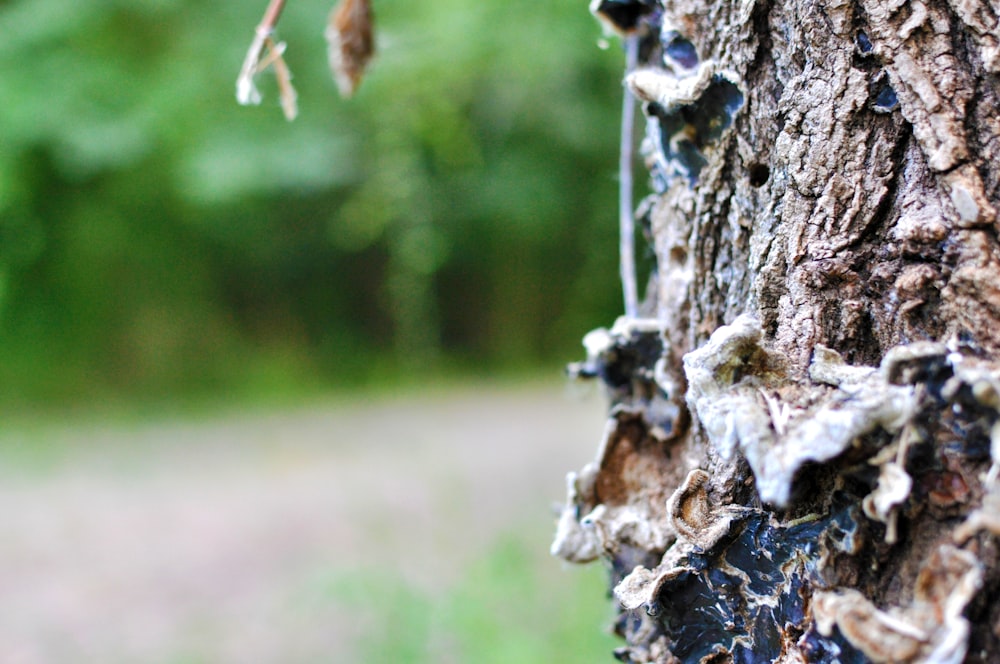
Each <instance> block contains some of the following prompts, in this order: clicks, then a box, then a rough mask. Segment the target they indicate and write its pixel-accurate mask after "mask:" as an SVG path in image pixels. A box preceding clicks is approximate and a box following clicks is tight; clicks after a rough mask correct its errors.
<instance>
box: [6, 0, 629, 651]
mask: <svg viewBox="0 0 1000 664" xmlns="http://www.w3.org/2000/svg"><path fill="white" fill-rule="evenodd" d="M328 2H329V0H289V2H288V5H287V7H286V9H285V12H284V14H283V16H282V19H281V22H280V25H279V30H278V37H279V38H280V39H281V40H283V41H285V42H287V44H288V50H287V52H286V61H287V63H288V64H289V66H290V67H291V69H292V72H293V75H294V83H295V85H296V88H297V90H298V93H299V107H300V115H299V117H298V119H297V120H296V121H294V122H292V123H288V122H286V121H285V120H284V119H283V116H282V114H281V111H280V108H279V103H278V98H277V91H276V89H275V85H274V81H273V78H272V77H270V76H269V75H264V76H262V77H261V79H260V80H261V87H262V90H263V92H264V102H263V104H262V105H261V106H259V107H251V108H242V107H239V106H238V105H237V104H236V102H235V98H234V88H235V78H236V75H237V73H238V70H239V67H240V64H241V61H242V59H243V56H244V54H245V52H246V48H247V46H248V45H249V42H250V39H251V37H252V34H253V28H254V26H255V25H256V24H257V23H258V21H259V20H260V16H261V14H262V12H263V10H264V6H265V4H266V2H265V1H264V0H259V1H255V2H247V1H245V0H241V1H239V2H237V1H236V0H221V1H218V2H209V3H205V2H190V1H188V0H128V1H125V0H88V1H87V2H70V1H69V0H0V415H2V416H3V423H4V424H3V425H0V533H2V535H0V588H3V589H4V590H3V592H2V593H0V659H2V660H3V661H4V662H14V663H25V664H27V663H34V662H60V663H61V662H68V661H72V662H101V663H104V662H143V664H146V663H148V662H177V663H180V662H185V663H189V664H190V663H195V662H212V663H213V664H215V663H218V662H239V663H244V662H250V663H253V662H282V663H295V662H340V661H364V662H383V661H384V662H424V661H427V662H431V661H433V662H450V661H454V662H467V661H477V662H493V661H496V662H513V661H516V662H533V661H537V662H553V661H602V660H604V659H605V658H606V657H607V652H608V650H609V649H610V648H611V647H612V646H613V640H612V639H610V637H607V636H606V635H605V634H604V633H603V632H602V629H603V628H604V627H605V626H606V623H608V622H609V620H610V615H609V610H610V609H609V606H608V605H606V604H603V603H602V602H601V596H602V593H603V592H604V587H605V580H604V571H603V570H601V569H600V568H599V567H595V568H593V569H588V570H583V571H582V572H580V571H577V570H572V571H571V570H567V569H565V568H563V567H562V566H560V565H559V564H557V563H556V562H555V561H554V560H552V559H550V558H549V557H548V556H547V552H546V549H547V547H548V539H549V537H550V535H551V532H552V527H553V518H552V513H551V511H550V502H551V501H558V500H560V499H561V498H562V496H561V493H562V489H563V481H562V473H563V472H564V471H565V470H570V469H575V468H578V467H580V466H581V465H583V463H585V462H586V461H587V460H588V459H589V458H590V456H591V455H592V454H593V450H594V448H595V447H596V443H597V440H598V438H599V436H600V429H601V426H602V419H603V415H602V411H603V408H604V404H603V402H602V400H601V398H600V397H599V396H594V395H590V396H589V397H588V398H587V399H584V400H583V401H579V400H573V399H570V398H568V397H567V396H566V394H565V393H564V392H565V387H564V383H563V380H564V379H562V378H561V376H560V370H561V367H562V366H563V365H564V364H565V362H567V361H571V360H576V359H580V355H581V353H582V348H581V347H580V344H579V340H580V338H581V337H582V335H583V334H584V333H585V332H586V331H587V330H590V329H592V328H594V327H596V326H599V325H606V324H609V323H611V322H612V321H613V319H614V317H615V316H616V315H617V314H618V313H619V311H620V302H619V300H620V295H619V288H618V282H617V228H616V214H615V210H616V209H617V204H616V189H617V183H616V177H615V169H616V166H617V149H618V148H617V146H618V126H619V108H620V94H621V88H620V77H621V63H622V57H621V52H620V49H619V48H618V45H617V43H615V42H612V44H611V46H610V48H601V47H600V42H601V41H602V36H601V32H600V29H599V27H598V25H597V23H596V22H595V21H594V20H593V18H592V17H590V16H589V15H588V12H587V7H586V2H585V1H584V0H548V1H546V2H537V1H535V0H530V1H529V0H480V1H478V2H468V1H465V2H460V1H458V0H423V1H421V2H412V1H410V0H405V1H404V0H375V2H374V7H375V13H376V20H377V27H378V37H377V43H378V54H377V56H376V59H375V60H374V62H373V65H372V67H371V70H370V73H369V75H368V76H367V78H366V80H365V81H364V83H363V84H362V85H361V88H360V89H359V91H358V93H357V95H356V97H355V98H354V99H352V100H350V101H343V100H341V99H340V98H339V97H338V96H337V94H336V90H335V86H334V84H333V82H332V80H331V78H330V75H329V72H328V70H327V66H326V53H325V48H326V46H325V42H324V41H323V38H322V33H323V28H324V26H325V22H326V18H327V15H328V13H329V11H330V8H331V7H330V4H328ZM605 46H607V45H605Z"/></svg>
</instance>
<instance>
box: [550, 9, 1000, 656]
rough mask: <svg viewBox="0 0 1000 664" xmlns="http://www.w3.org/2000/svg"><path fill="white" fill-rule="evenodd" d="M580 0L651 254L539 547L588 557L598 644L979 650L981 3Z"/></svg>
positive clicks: (903, 652) (991, 19) (999, 90)
mask: <svg viewBox="0 0 1000 664" xmlns="http://www.w3.org/2000/svg"><path fill="white" fill-rule="evenodd" d="M594 8H595V10H596V11H597V12H598V13H603V14H604V15H605V18H608V19H609V20H610V22H611V23H615V21H616V17H621V16H627V17H628V18H629V24H628V25H621V26H620V27H622V28H625V29H627V30H633V29H634V30H636V31H638V34H639V35H640V39H641V48H640V53H641V60H642V62H641V63H640V67H639V68H638V69H637V70H636V71H634V72H632V73H631V74H629V75H628V76H627V77H626V87H627V89H628V91H629V92H630V93H631V94H634V95H635V96H636V97H637V98H638V99H639V100H640V101H641V102H642V104H643V110H644V113H645V116H646V125H647V129H646V137H645V140H644V142H643V156H644V158H645V163H646V166H647V167H648V168H649V171H650V182H651V186H652V188H653V190H654V193H653V194H652V195H651V196H649V197H648V198H647V199H646V200H645V201H643V202H642V203H641V204H640V206H639V208H638V211H637V216H638V217H639V218H640V220H641V221H642V222H643V223H644V224H645V225H646V226H647V227H648V229H649V232H650V235H651V238H652V245H653V249H654V251H655V255H656V260H657V268H656V271H655V273H654V275H653V278H652V279H651V281H650V284H649V287H648V289H647V293H646V298H645V303H644V306H643V316H644V317H643V318H641V319H621V320H619V321H618V322H617V323H616V324H615V325H614V327H612V328H611V329H610V330H603V329H602V330H597V331H595V332H592V333H591V334H589V335H588V337H587V339H586V340H585V345H586V348H587V352H588V357H587V360H586V361H584V362H581V363H580V364H579V365H577V366H576V367H574V369H575V371H576V373H577V374H579V375H581V376H595V377H598V378H600V379H601V380H602V381H603V382H604V383H605V384H606V386H607V388H608V392H609V395H610V402H611V408H610V414H609V420H608V426H607V429H606V432H605V437H604V440H603V442H602V445H601V446H600V449H599V450H598V452H597V457H596V459H595V461H594V463H592V464H590V465H588V466H586V467H585V468H583V469H582V470H581V471H579V472H577V473H570V475H569V477H568V498H567V504H566V507H565V509H564V511H563V514H562V516H561V518H560V521H559V526H558V529H557V532H556V538H555V542H554V543H553V553H554V554H556V555H559V556H561V557H563V558H566V559H568V560H571V561H574V562H589V561H593V560H597V559H603V560H605V561H606V562H607V563H609V566H610V569H611V583H612V587H613V589H614V595H615V597H616V599H617V601H618V604H619V607H620V617H619V620H618V621H617V623H616V630H617V632H618V633H619V634H620V635H621V636H622V637H623V639H624V645H623V646H622V648H620V649H619V650H618V651H617V652H616V653H615V655H616V657H617V658H618V659H619V660H621V661H626V662H664V663H665V662H684V663H687V662H702V663H706V664H707V663H710V662H711V663H721V662H830V663H832V662H844V663H850V662H912V663H917V662H925V663H931V662H933V663H955V664H958V663H960V662H996V661H1000V603H998V602H996V601H995V597H996V591H997V589H998V587H1000V548H998V545H997V541H996V538H997V537H998V536H1000V479H998V475H1000V471H998V468H1000V416H998V413H1000V243H998V238H997V230H998V227H997V224H998V219H997V210H998V209H1000V119H998V118H1000V114H998V112H997V109H998V108H1000V24H998V17H1000V5H998V4H997V3H996V2H989V1H987V0H953V1H944V0H909V1H907V0H894V1H893V2H881V1H878V0H843V1H840V2H830V3H816V2H809V1H806V0H789V1H787V2H764V1H755V0H742V1H738V2H707V1H704V0H676V1H673V2H672V1H670V0H603V2H602V1H601V0H598V1H597V2H595V3H594ZM625 9H627V10H628V11H623V10H625ZM636 17H639V18H638V19H637V18H636ZM595 601H599V599H598V598H595Z"/></svg>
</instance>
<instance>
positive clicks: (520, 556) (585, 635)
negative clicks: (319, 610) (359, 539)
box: [321, 531, 620, 664]
mask: <svg viewBox="0 0 1000 664" xmlns="http://www.w3.org/2000/svg"><path fill="white" fill-rule="evenodd" d="M521 532H522V533H523V531H521ZM537 545H538V542H528V541H526V540H525V539H524V538H523V535H520V536H515V535H509V536H507V537H506V538H504V539H500V540H499V541H498V542H496V544H495V546H494V547H493V549H492V550H491V551H490V552H489V553H488V555H487V556H485V557H484V558H483V559H482V560H481V561H479V562H478V563H477V564H476V565H474V566H473V567H472V568H471V569H469V570H468V571H467V573H466V574H465V575H464V576H463V577H462V579H461V580H460V581H459V583H457V584H455V585H454V586H453V587H451V588H447V589H446V590H444V592H442V593H433V592H431V591H427V590H423V589H420V588H418V587H415V586H414V585H413V584H410V583H408V582H407V581H406V580H405V579H402V578H398V577H396V576H394V575H393V573H392V572H391V571H389V572H387V571H385V570H379V569H372V570H352V571H351V572H341V573H338V574H333V575H331V578H330V579H328V580H327V581H325V582H324V583H323V584H322V586H321V587H322V592H323V593H324V594H326V595H327V596H328V597H329V598H330V599H331V600H332V601H334V602H337V603H340V604H341V605H342V606H343V607H344V608H346V609H349V610H350V611H351V612H352V613H354V614H355V615H357V617H358V624H359V625H362V626H364V628H363V629H362V630H361V632H360V633H359V634H357V639H358V649H359V658H358V659H359V661H363V662H367V663H369V664H379V663H382V662H385V663H389V662H406V663H407V664H421V663H424V662H426V663H428V664H430V663H431V662H435V663H441V662H479V663H481V664H492V663H496V664H509V663H510V662H518V663H519V664H532V663H534V662H538V663H539V664H543V663H545V664H549V663H551V662H596V661H607V660H608V659H610V653H611V651H612V650H613V649H614V648H615V647H617V646H618V645H620V643H619V642H618V641H617V639H615V638H614V637H613V636H612V635H611V634H610V632H609V626H610V624H611V619H612V617H613V612H612V609H611V601H610V600H606V601H601V600H600V597H601V595H602V594H605V595H606V593H607V578H606V577H607V572H606V571H605V570H604V569H602V568H601V567H600V566H589V567H585V568H567V567H564V566H562V567H561V566H560V565H559V564H558V563H557V562H556V561H555V560H553V559H551V558H542V557H540V555H539V548H538V546H537Z"/></svg>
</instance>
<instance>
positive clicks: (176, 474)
mask: <svg viewBox="0 0 1000 664" xmlns="http://www.w3.org/2000/svg"><path fill="white" fill-rule="evenodd" d="M602 410H603V404H602V403H601V401H600V399H598V398H593V397H591V398H590V399H585V400H579V399H573V398H570V397H568V396H567V394H566V392H565V388H564V387H563V386H561V385H558V384H551V385H537V384H536V385H532V386H527V387H524V386H522V387H520V388H516V389H515V388H510V387H504V388H496V387H494V388H485V387H481V386H480V387H473V386H465V387H463V388H461V389H453V390H436V391H433V392H431V393H425V394H416V393H411V394H409V395H404V396H398V395H397V396H392V397H390V396H385V395H383V396H381V397H379V398H378V399H376V400H374V401H370V400H356V401H345V400H343V399H338V400H336V401H334V402H330V403H322V402H317V403H312V404H310V405H309V406H308V407H305V408H298V409H283V410H280V411H271V412H262V411H259V410H257V411H254V412H249V413H240V412H229V413H227V414H225V415H224V416H217V417H209V416H207V415H206V414H204V413H202V414H200V415H199V416H198V417H197V418H195V419H155V420H152V421H150V420H134V419H133V420H126V421H118V422H117V423H115V424H102V423H101V422H99V421H95V420H93V419H85V420H80V421H77V422H74V421H71V422H63V423H41V424H39V423H34V424H31V425H30V426H19V427H17V428H16V429H10V428H8V430H7V431H6V432H5V433H3V434H2V435H0V503H2V504H3V505H4V509H3V510H0V533H2V538H3V543H2V546H0V588H3V592H0V661H3V662H12V663H18V662H20V663H25V664H27V663H35V662H45V663H48V662H60V663H62V662H81V663H87V662H94V663H97V662H100V663H102V664H104V663H115V662H142V663H143V664H146V663H153V664H155V663H158V662H164V663H181V662H184V663H190V664H194V663H201V662H204V663H206V664H207V663H212V664H215V663H227V662H233V663H237V662H238V663H241V664H244V663H255V662H261V663H265V662H280V663H289V664H295V663H298V662H302V663H305V662H366V663H368V662H370V663H378V662H414V663H418V662H436V663H437V662H487V663H489V662H528V663H530V662H554V661H567V662H585V661H608V659H609V651H610V649H611V648H612V647H614V641H613V639H612V638H611V637H609V636H607V635H606V634H605V627H606V623H607V622H608V621H609V619H610V613H611V609H610V604H609V602H608V601H607V600H606V599H605V596H604V593H605V590H604V584H605V580H604V571H603V570H602V569H600V568H599V567H592V568H587V569H576V568H573V569H569V568H566V567H564V566H562V565H561V564H559V563H558V562H557V561H555V560H553V559H551V558H550V557H549V556H548V555H547V548H548V543H549V538H550V536H551V531H552V526H553V518H552V514H551V511H550V505H551V504H552V503H553V502H554V501H558V500H560V499H561V498H562V496H561V493H562V488H563V480H562V477H563V475H564V473H565V471H567V470H570V469H575V468H578V467H579V466H581V465H582V464H583V463H585V462H586V461H587V460H588V459H589V458H590V456H591V455H592V454H593V451H594V449H595V447H596V443H597V440H598V438H599V436H600V432H601V430H602V422H603V415H602Z"/></svg>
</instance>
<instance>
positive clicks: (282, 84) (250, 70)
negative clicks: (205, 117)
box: [236, 0, 296, 120]
mask: <svg viewBox="0 0 1000 664" xmlns="http://www.w3.org/2000/svg"><path fill="white" fill-rule="evenodd" d="M284 7H285V0H271V2H270V3H269V4H268V5H267V9H265V10H264V17H263V18H262V19H261V20H260V24H259V25H258V26H257V28H256V29H255V30H254V38H253V41H252V42H250V48H249V49H247V55H246V58H244V60H243V66H242V67H241V68H240V75H239V77H238V78H237V79H236V101H238V102H239V103H240V104H243V105H244V106H245V105H247V104H259V103H260V100H261V96H260V90H258V89H257V85H256V83H254V77H255V76H256V75H257V74H259V73H260V72H261V71H263V70H264V69H265V68H266V67H267V66H269V65H271V64H274V67H275V72H276V73H277V75H278V84H279V88H280V89H281V104H282V108H283V109H284V110H285V116H286V117H288V119H289V120H291V119H293V118H294V117H295V113H296V111H295V90H294V89H293V88H292V87H291V72H290V71H289V70H288V66H287V65H286V64H285V63H284V61H283V60H282V59H281V54H282V53H283V51H284V44H282V43H277V44H275V42H274V41H273V40H272V39H271V35H272V34H273V33H274V27H275V26H276V25H277V24H278V18H279V17H280V16H281V10H282V9H284ZM265 48H267V49H268V51H267V58H266V60H265V63H263V64H262V63H261V54H262V52H263V51H264V49H265Z"/></svg>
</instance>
